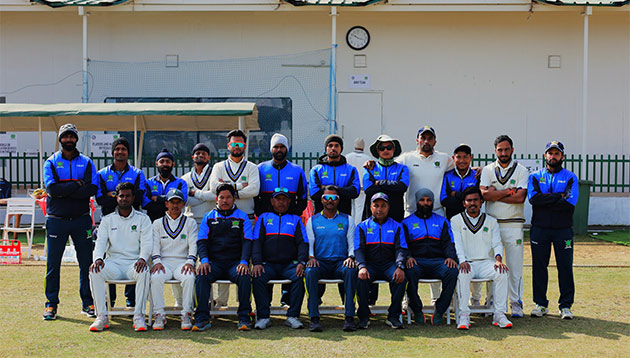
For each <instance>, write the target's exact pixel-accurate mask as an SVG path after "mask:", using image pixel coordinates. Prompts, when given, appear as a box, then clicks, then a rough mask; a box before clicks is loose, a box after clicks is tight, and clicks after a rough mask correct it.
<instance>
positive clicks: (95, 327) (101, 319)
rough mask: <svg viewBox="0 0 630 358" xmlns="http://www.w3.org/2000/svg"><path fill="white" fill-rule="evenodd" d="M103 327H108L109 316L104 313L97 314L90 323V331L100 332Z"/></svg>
mask: <svg viewBox="0 0 630 358" xmlns="http://www.w3.org/2000/svg"><path fill="white" fill-rule="evenodd" d="M105 328H109V317H107V316H106V315H98V317H96V319H95V320H94V323H92V325H90V331H92V332H101V331H102V330H104V329H105Z"/></svg>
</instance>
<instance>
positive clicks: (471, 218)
mask: <svg viewBox="0 0 630 358" xmlns="http://www.w3.org/2000/svg"><path fill="white" fill-rule="evenodd" d="M481 214H483V212H481V211H480V212H479V215H477V217H476V218H473V217H472V216H470V215H468V212H466V210H464V215H466V217H468V219H469V220H470V221H474V222H477V220H479V219H480V218H481Z"/></svg>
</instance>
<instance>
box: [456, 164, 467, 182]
mask: <svg viewBox="0 0 630 358" xmlns="http://www.w3.org/2000/svg"><path fill="white" fill-rule="evenodd" d="M453 170H455V174H457V176H458V177H460V178H461V179H464V178H465V177H467V176H468V175H470V166H469V167H468V169H466V174H464V176H461V175H459V170H457V168H455V169H453Z"/></svg>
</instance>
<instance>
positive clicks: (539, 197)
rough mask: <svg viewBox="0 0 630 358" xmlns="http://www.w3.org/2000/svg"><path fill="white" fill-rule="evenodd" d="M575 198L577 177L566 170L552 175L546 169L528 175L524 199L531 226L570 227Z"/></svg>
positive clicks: (575, 202)
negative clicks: (530, 210) (529, 211)
mask: <svg viewBox="0 0 630 358" xmlns="http://www.w3.org/2000/svg"><path fill="white" fill-rule="evenodd" d="M578 195H579V183H578V178H577V176H576V175H575V174H573V173H572V172H571V171H569V170H566V169H564V168H562V169H560V171H558V172H557V173H552V172H550V171H549V170H548V169H546V168H545V169H541V170H539V171H537V172H536V173H533V174H531V175H530V176H529V183H528V185H527V198H528V199H529V202H530V204H532V225H535V226H539V227H543V228H548V229H564V228H569V227H571V226H573V212H574V211H575V206H576V205H577V202H578Z"/></svg>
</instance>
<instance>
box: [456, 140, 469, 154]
mask: <svg viewBox="0 0 630 358" xmlns="http://www.w3.org/2000/svg"><path fill="white" fill-rule="evenodd" d="M457 152H464V153H466V154H472V148H470V146H469V145H468V144H465V143H461V144H460V145H458V146H457V147H455V150H454V151H453V154H455V153H457Z"/></svg>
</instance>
